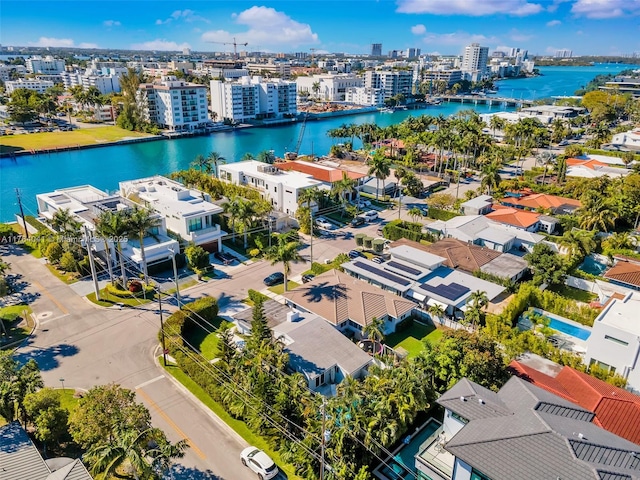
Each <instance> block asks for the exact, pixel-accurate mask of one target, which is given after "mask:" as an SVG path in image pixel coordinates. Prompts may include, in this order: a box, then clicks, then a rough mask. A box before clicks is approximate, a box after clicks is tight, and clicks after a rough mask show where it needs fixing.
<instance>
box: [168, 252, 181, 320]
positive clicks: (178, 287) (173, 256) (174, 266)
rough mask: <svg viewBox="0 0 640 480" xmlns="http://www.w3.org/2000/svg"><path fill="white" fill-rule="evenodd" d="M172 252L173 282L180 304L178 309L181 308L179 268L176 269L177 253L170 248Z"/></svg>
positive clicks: (177, 300)
mask: <svg viewBox="0 0 640 480" xmlns="http://www.w3.org/2000/svg"><path fill="white" fill-rule="evenodd" d="M169 251H170V252H171V262H172V263H173V279H174V280H173V281H174V282H175V284H176V302H177V304H178V308H180V286H179V285H178V268H177V267H176V252H175V250H174V249H173V248H170V249H169Z"/></svg>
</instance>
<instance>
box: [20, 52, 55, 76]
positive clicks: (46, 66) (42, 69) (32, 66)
mask: <svg viewBox="0 0 640 480" xmlns="http://www.w3.org/2000/svg"><path fill="white" fill-rule="evenodd" d="M25 66H26V67H27V71H28V72H29V73H47V74H58V73H62V72H64V71H65V64H64V60H61V59H59V58H53V57H52V56H46V57H44V58H43V57H39V56H35V57H31V58H27V59H26V60H25Z"/></svg>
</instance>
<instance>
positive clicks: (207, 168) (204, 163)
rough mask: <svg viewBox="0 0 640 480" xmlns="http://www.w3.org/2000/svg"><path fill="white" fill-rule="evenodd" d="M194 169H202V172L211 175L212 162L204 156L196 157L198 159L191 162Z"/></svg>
mask: <svg viewBox="0 0 640 480" xmlns="http://www.w3.org/2000/svg"><path fill="white" fill-rule="evenodd" d="M191 166H192V167H197V168H199V169H200V172H204V173H211V170H212V168H211V162H210V161H209V159H208V158H207V157H205V156H204V155H196V158H194V159H193V162H191Z"/></svg>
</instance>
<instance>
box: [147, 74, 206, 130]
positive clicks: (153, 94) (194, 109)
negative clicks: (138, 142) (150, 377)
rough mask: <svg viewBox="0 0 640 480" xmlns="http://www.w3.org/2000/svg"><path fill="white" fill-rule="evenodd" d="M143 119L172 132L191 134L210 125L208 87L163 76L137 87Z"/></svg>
mask: <svg viewBox="0 0 640 480" xmlns="http://www.w3.org/2000/svg"><path fill="white" fill-rule="evenodd" d="M138 101H139V102H140V103H141V104H142V107H143V109H144V112H145V116H146V119H147V120H148V121H150V122H152V123H155V124H157V125H159V126H160V127H161V128H166V129H168V130H172V131H191V130H194V129H198V128H203V127H205V126H206V125H207V124H208V123H209V122H210V120H209V110H208V104H207V87H206V86H205V85H198V84H195V83H188V82H184V81H182V80H177V79H176V78H175V77H171V76H168V77H164V78H163V79H162V80H161V81H159V82H154V83H143V84H141V85H140V86H139V87H138Z"/></svg>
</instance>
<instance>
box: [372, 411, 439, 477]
mask: <svg viewBox="0 0 640 480" xmlns="http://www.w3.org/2000/svg"><path fill="white" fill-rule="evenodd" d="M440 425H441V423H440V422H439V421H437V420H436V419H435V418H430V419H429V420H428V421H427V423H426V424H425V425H424V426H423V427H422V429H421V430H420V431H419V432H418V433H416V434H415V436H413V437H411V440H410V441H409V443H408V444H407V445H405V446H403V447H402V448H401V449H400V450H399V451H398V452H396V454H395V455H394V456H393V457H392V458H390V459H388V460H387V461H386V463H387V465H385V466H383V467H382V468H381V469H380V470H378V473H379V474H382V475H383V476H384V477H386V478H388V479H389V480H405V479H414V478H415V473H413V472H415V471H416V461H415V458H414V457H415V456H416V454H417V453H418V452H419V451H420V449H421V447H422V444H423V443H424V442H425V441H426V440H427V439H428V438H429V437H430V436H431V435H432V434H433V432H435V431H436V430H437V429H438V428H440Z"/></svg>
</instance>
